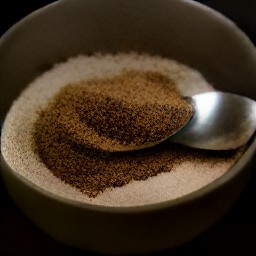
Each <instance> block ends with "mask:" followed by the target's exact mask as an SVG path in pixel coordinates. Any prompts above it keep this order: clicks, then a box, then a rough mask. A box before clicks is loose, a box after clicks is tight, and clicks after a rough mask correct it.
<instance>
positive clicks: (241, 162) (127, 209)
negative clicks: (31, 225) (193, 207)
mask: <svg viewBox="0 0 256 256" xmlns="http://www.w3.org/2000/svg"><path fill="white" fill-rule="evenodd" d="M68 1H69V0H59V1H55V2H53V3H50V4H47V5H45V6H43V7H41V8H39V9H37V10H35V11H33V12H31V13H30V14H28V15H26V16H25V17H23V18H22V19H21V20H19V21H18V22H16V23H15V24H13V25H12V26H11V27H10V28H9V29H8V30H7V31H6V32H4V34H3V35H2V36H1V37H0V48H1V45H2V44H3V43H4V42H5V38H8V37H11V36H12V33H13V32H14V31H15V30H16V29H18V28H19V27H20V26H22V25H23V24H25V22H27V21H29V20H31V19H33V17H34V16H36V15H38V14H40V13H42V12H44V11H47V10H48V9H50V8H55V7H56V6H57V5H63V4H65V3H66V2H68ZM168 1H176V2H179V3H180V4H186V5H190V6H191V7H192V8H196V9H198V10H199V11H202V12H208V13H209V14H210V15H211V16H212V17H214V18H215V19H216V20H218V21H219V22H221V23H223V24H225V26H228V27H230V28H231V29H232V31H233V32H234V33H235V34H237V36H239V38H240V39H241V42H240V43H241V44H244V45H245V46H246V47H247V48H249V49H250V48H251V49H255V47H254V44H253V43H252V41H251V40H250V39H249V37H248V36H247V35H246V34H245V32H243V31H242V30H241V29H240V28H239V27H238V26H237V25H236V24H235V23H234V22H233V21H231V20H230V19H229V18H227V17H226V16H224V15H223V14H221V13H219V12H218V11H216V10H214V9H212V8H210V7H208V6H206V5H203V4H201V3H199V2H195V1H191V0H168ZM255 56H256V51H255ZM5 114H6V113H5ZM2 128H3V126H2ZM1 133H2V131H1ZM255 152H256V134H254V135H253V137H252V139H251V143H250V145H249V146H248V148H247V149H246V151H245V152H244V153H243V154H242V156H241V157H240V158H239V159H238V160H237V162H236V163H235V164H234V165H233V166H232V167H231V168H229V169H228V171H227V172H226V173H224V174H223V175H221V176H220V177H218V178H217V179H215V180H213V181H212V182H210V183H208V184H207V185H205V186H203V187H202V188H200V189H197V190H196V191H193V192H191V193H188V194H185V195H183V196H181V197H178V198H174V199H170V200H165V201H162V202H158V203H152V204H146V205H137V206H136V205H135V206H107V205H96V204H90V203H85V202H81V201H77V200H74V199H70V198H66V197H63V196H60V195H58V194H55V193H53V192H50V191H48V190H46V189H44V188H42V187H40V186H39V185H36V184H35V183H33V182H32V181H30V180H29V179H27V178H25V177H24V176H22V175H21V174H19V172H17V171H15V170H14V169H13V168H11V167H10V166H9V164H8V163H7V161H6V160H5V159H4V156H3V154H2V152H1V154H0V160H1V169H5V170H6V171H8V172H9V173H10V174H11V175H12V176H14V177H15V178H16V179H17V180H18V181H19V182H21V183H23V185H25V186H27V187H28V188H29V189H31V190H35V191H36V192H37V193H39V194H41V195H42V196H45V197H48V198H50V199H51V200H55V201H58V202H60V203H63V204H66V205H69V206H72V207H77V208H83V209H84V210H86V209H87V210H91V211H97V212H105V213H121V214H134V213H145V212H152V211H158V210H164V209H167V208H171V207H176V206H180V205H184V204H187V203H190V202H193V201H195V200H197V199H199V198H202V197H203V196H205V195H207V194H210V193H211V192H214V191H215V190H217V189H219V188H221V187H223V186H225V185H226V184H227V183H228V182H229V181H230V180H232V179H233V178H234V177H235V176H237V175H238V174H239V173H240V172H241V171H243V169H244V168H245V167H246V165H247V164H248V163H249V161H250V160H251V159H252V158H253V156H254V154H255ZM1 172H2V170H1ZM1 172H0V174H1Z"/></svg>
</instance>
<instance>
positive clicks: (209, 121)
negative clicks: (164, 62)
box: [116, 92, 256, 151]
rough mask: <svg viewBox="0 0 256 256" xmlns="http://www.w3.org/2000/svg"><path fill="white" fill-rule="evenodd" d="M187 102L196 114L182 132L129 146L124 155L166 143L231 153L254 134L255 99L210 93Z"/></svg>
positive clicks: (255, 124)
mask: <svg viewBox="0 0 256 256" xmlns="http://www.w3.org/2000/svg"><path fill="white" fill-rule="evenodd" d="M186 99H187V100H188V101H189V102H190V103H191V105H192V106H193V111H194V113H193V116H192V118H191V119H190V120H189V121H188V123H187V124H186V125H185V126H183V127H182V128H181V129H180V130H179V131H177V132H176V133H174V134H171V135H170V136H168V137H166V138H162V139H161V140H159V141H156V142H154V143H147V144H144V145H139V146H131V147H129V146H126V147H125V148H122V150H121V151H133V150H139V149H144V148H149V147H153V146H156V145H158V144H160V143H162V142H163V141H166V140H170V141H172V142H175V143H178V144H182V145H185V146H189V147H193V148H199V149H208V150H229V149H236V148H238V147H240V146H242V145H244V144H246V143H247V142H248V141H249V139H250V138H251V137H252V135H253V134H254V133H255V130H256V101H254V100H252V99H249V98H246V97H243V96H239V95H236V94H232V93H224V92H207V93H202V94H197V95H195V96H192V97H191V98H190V97H186ZM116 151H119V150H116Z"/></svg>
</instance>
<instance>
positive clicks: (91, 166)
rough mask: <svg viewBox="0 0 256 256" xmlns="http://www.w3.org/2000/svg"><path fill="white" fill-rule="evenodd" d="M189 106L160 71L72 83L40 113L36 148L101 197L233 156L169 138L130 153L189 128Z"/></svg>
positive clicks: (68, 178)
mask: <svg viewBox="0 0 256 256" xmlns="http://www.w3.org/2000/svg"><path fill="white" fill-rule="evenodd" d="M191 115H192V108H191V106H190V104H189V103H187V102H186V101H185V100H184V99H183V98H182V97H181V95H180V94H179V92H178V90H177V88H176V85H175V83H174V82H173V81H172V80H170V79H169V78H168V77H166V76H164V75H162V74H161V73H158V72H138V71H125V72H123V73H121V74H119V75H115V76H112V77H108V78H102V79H100V78H99V79H92V80H88V81H82V82H80V83H77V84H69V85H67V86H65V87H63V88H62V89H61V90H60V92H59V93H58V94H57V95H56V96H55V97H54V98H53V99H52V101H50V102H49V104H48V106H47V107H46V108H45V109H43V110H41V111H40V113H39V114H38V119H37V121H36V123H35V129H34V133H33V135H34V142H35V143H34V145H35V150H36V152H37V153H38V154H39V156H40V158H41V160H42V161H43V162H44V164H45V165H46V166H47V168H49V170H51V171H52V172H53V174H54V175H55V176H57V177H58V178H60V179H61V180H63V181H64V182H66V183H68V184H70V185H71V186H73V187H75V188H77V189H79V190H80V191H81V192H83V193H85V194H86V195H88V196H89V197H96V196H97V195H98V194H99V193H100V192H103V191H104V190H105V189H107V188H114V187H121V186H123V185H125V184H128V183H129V182H131V181H135V180H146V179H148V178H149V177H152V176H156V175H157V174H159V173H163V172H169V171H171V170H172V168H173V167H174V166H175V165H177V164H180V163H182V162H184V161H187V160H190V161H194V162H197V161H200V162H202V161H204V159H207V160H209V159H211V161H212V163H213V164H214V163H215V162H216V161H219V160H220V159H223V160H226V159H227V158H230V157H231V158H232V157H235V155H236V152H235V151H228V152H225V153H223V152H212V151H211V152H208V151H204V150H195V149H190V148H188V147H184V146H181V145H175V144H172V143H170V142H165V143H162V144H160V145H158V146H156V147H153V148H149V149H145V150H141V151H133V152H132V151H131V152H126V153H125V152H121V153H118V151H122V150H126V149H132V148H133V147H134V146H140V145H144V144H147V143H152V142H155V141H158V140H160V139H162V138H164V137H166V136H168V135H170V134H172V133H174V132H175V131H177V130H179V129H180V128H181V127H182V126H184V125H185V124H186V123H187V122H188V121H189V119H190V118H191Z"/></svg>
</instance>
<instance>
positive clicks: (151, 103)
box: [44, 71, 192, 152]
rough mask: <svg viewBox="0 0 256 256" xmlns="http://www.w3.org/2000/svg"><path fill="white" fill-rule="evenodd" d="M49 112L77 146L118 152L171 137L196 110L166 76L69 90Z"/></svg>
mask: <svg viewBox="0 0 256 256" xmlns="http://www.w3.org/2000/svg"><path fill="white" fill-rule="evenodd" d="M48 112H49V113H51V114H52V113H53V112H54V113H55V114H57V115H58V117H57V118H56V121H55V122H57V123H58V124H59V126H60V127H61V129H62V131H61V132H60V133H61V134H62V135H63V134H65V135H66V136H67V137H68V138H69V139H70V140H72V141H73V142H75V143H77V144H82V145H87V146H90V147H93V148H97V149H101V150H105V151H109V152H115V151H126V150H132V149H133V148H134V147H140V146H144V145H148V144H151V143H154V142H157V141H159V140H162V139H164V138H166V137H168V136H170V135H171V134H173V133H175V132H176V131H178V130H179V129H180V128H181V127H183V126H184V125H185V124H186V123H187V122H188V121H189V119H190V118H191V116H192V107H191V106H190V104H189V103H188V102H186V101H185V100H184V99H183V98H182V97H181V95H180V94H179V92H178V90H177V88H176V86H175V83H174V82H173V81H171V80H170V79H169V78H168V77H166V76H164V75H162V74H161V73H159V72H149V71H148V72H138V71H126V72H123V73H121V74H119V75H115V76H113V77H109V78H103V79H91V80H89V81H82V82H80V83H78V84H70V85H68V86H66V87H64V88H63V89H62V90H61V91H60V93H59V94H58V95H57V96H56V97H55V98H54V100H53V101H52V103H51V104H50V105H49V107H48V109H46V110H45V111H44V113H48Z"/></svg>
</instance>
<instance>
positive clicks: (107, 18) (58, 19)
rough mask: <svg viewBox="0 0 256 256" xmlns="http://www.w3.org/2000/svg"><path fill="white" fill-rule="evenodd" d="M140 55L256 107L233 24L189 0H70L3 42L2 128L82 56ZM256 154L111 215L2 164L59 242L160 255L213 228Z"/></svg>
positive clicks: (253, 65) (253, 72)
mask: <svg viewBox="0 0 256 256" xmlns="http://www.w3.org/2000/svg"><path fill="white" fill-rule="evenodd" d="M99 51H100V52H110V53H117V52H120V51H137V52H147V53H151V54H158V55H161V56H165V57H169V58H172V59H176V60H179V61H181V62H183V63H185V64H188V65H190V66H192V67H194V68H196V69H198V70H199V71H200V72H201V73H202V74H203V75H204V76H205V77H206V78H207V79H208V80H209V81H210V82H212V83H213V84H215V85H217V86H218V87H217V89H219V90H223V91H229V92H233V93H238V94H241V95H245V96H248V97H251V98H254V99H256V52H255V49H254V46H253V44H252V43H251V42H250V41H249V39H248V38H247V37H246V36H245V34H244V33H243V32H241V31H240V30H239V29H238V28H237V27H236V26H235V25H234V24H233V23H232V22H231V21H229V20H228V19H226V18H225V17H223V16H222V15H220V14H219V13H216V12H215V11H213V10H211V9H209V8H207V7H205V6H202V5H200V4H198V3H196V2H193V1H185V0H140V1H136V0H127V1H126V0H108V1H104V0H72V1H71V0H63V1H58V2H56V3H54V4H51V5H49V6H47V7H45V8H42V9H40V10H38V11H36V12H34V13H32V14H31V15H29V16H27V17H26V18H24V19H23V20H21V21H20V22H19V23H17V24H16V25H15V26H13V27H12V28H11V29H10V30H9V31H8V32H7V33H6V34H5V35H4V36H3V37H2V38H1V41H0V56H1V58H0V84H1V87H2V88H3V89H4V93H1V95H0V97H1V98H0V101H1V120H3V119H4V116H5V114H6V112H7V111H8V109H9V107H10V105H11V103H12V101H13V100H14V99H15V98H16V97H17V95H18V94H19V92H20V91H21V90H22V89H23V88H24V87H26V85H27V84H28V83H29V82H30V81H31V80H32V79H34V78H35V77H36V76H38V75H39V74H41V73H42V72H43V71H45V70H46V69H48V68H50V67H51V66H52V65H53V64H54V63H57V62H61V61H64V60H66V59H67V58H68V57H70V56H75V55H77V54H91V53H93V52H99ZM255 149H256V139H255V137H254V138H253V139H252V141H251V142H250V146H249V148H248V150H247V151H246V152H245V153H244V155H243V156H242V157H241V159H240V160H239V161H238V162H237V164H236V165H235V166H234V167H233V168H232V169H231V170H230V171H229V172H227V173H226V174H224V175H223V176H221V177H220V178H219V179H217V180H215V181H214V182H212V183H211V184H209V185H207V186H206V187H204V188H202V189H200V190H198V191H196V192H193V193H191V194H188V195H186V196H184V197H181V198H178V199H175V200H170V201H166V202H163V203H158V204H152V205H147V206H139V207H103V206H94V205H88V204H85V203H78V202H75V201H72V200H68V199H65V198H61V197H60V196H58V195H56V194H51V193H50V192H47V191H45V190H43V189H42V188H40V187H38V186H36V185H34V184H32V183H31V182H30V181H28V180H26V179H25V178H23V177H21V176H20V175H19V174H18V173H17V172H16V171H15V170H12V169H11V168H10V167H9V166H8V164H7V163H6V162H5V160H4V159H3V157H2V159H1V166H2V168H1V174H2V177H3V180H4V183H5V185H6V188H7V189H8V191H9V193H10V195H11V197H12V198H13V200H14V201H15V202H16V204H17V205H18V206H19V207H20V208H21V209H22V211H23V212H24V213H25V214H26V215H27V216H28V217H29V218H30V219H31V220H32V221H33V222H34V223H35V224H36V225H38V226H39V227H40V228H41V229H42V230H44V231H45V232H47V233H48V234H49V235H50V236H52V237H53V238H55V239H57V240H59V241H62V242H64V243H67V244H69V245H72V246H75V247H79V248H84V249H87V250H92V251H96V252H102V253H111V254H122V253H123V254H129V253H145V252H156V251H159V250H163V249H167V248H171V247H174V246H177V245H179V244H181V243H184V242H185V241H188V240H190V239H192V238H194V237H195V236H197V235H198V234H200V233H201V232H202V231H204V230H205V229H207V228H208V227H209V226H211V225H212V224H213V223H215V222H216V221H217V220H218V219H220V218H221V217H222V216H223V214H224V213H226V212H227V210H228V209H229V208H230V207H231V206H232V205H233V203H234V202H235V200H236V199H237V197H238V195H239V194H240V193H241V191H242V189H243V187H244V186H245V184H246V182H247V180H248V177H249V173H250V170H251V164H252V158H253V155H254V153H255Z"/></svg>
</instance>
